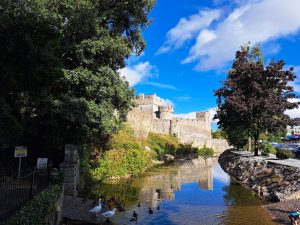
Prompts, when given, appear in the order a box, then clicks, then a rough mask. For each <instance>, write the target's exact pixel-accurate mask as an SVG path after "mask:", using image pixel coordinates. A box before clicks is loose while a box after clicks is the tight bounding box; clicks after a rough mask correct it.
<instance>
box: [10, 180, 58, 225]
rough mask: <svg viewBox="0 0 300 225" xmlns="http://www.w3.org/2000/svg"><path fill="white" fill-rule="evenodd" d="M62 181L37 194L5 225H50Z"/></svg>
mask: <svg viewBox="0 0 300 225" xmlns="http://www.w3.org/2000/svg"><path fill="white" fill-rule="evenodd" d="M62 183H63V182H62V181H59V182H56V183H53V184H51V185H50V186H49V187H48V188H46V189H45V190H43V191H42V192H40V193H39V194H37V195H36V196H35V197H34V198H33V200H31V201H30V202H28V203H27V204H26V205H25V206H24V207H22V208H21V210H20V211H19V212H18V213H17V214H16V215H15V216H13V217H12V218H11V219H10V220H9V221H8V222H7V225H50V224H52V221H51V220H52V219H53V218H52V216H53V215H54V213H55V211H56V202H57V201H58V199H59V197H60V195H61V193H62Z"/></svg>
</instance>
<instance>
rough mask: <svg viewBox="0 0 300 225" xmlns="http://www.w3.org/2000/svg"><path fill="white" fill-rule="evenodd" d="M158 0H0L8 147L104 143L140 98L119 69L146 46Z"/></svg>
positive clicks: (0, 76)
mask: <svg viewBox="0 0 300 225" xmlns="http://www.w3.org/2000/svg"><path fill="white" fill-rule="evenodd" d="M154 3H155V2H154V1H153V0H143V1H139V0H132V1H111V0H78V1H73V0H64V1H61V0H43V1H40V0H31V1H14V0H3V1H0V128H1V129H0V143H1V145H0V147H3V148H7V147H9V146H14V145H16V144H23V145H28V146H29V147H30V146H32V145H34V144H35V145H40V146H41V145H42V146H43V148H45V147H47V146H50V147H58V146H61V145H64V144H65V143H72V144H79V145H81V144H83V143H89V144H101V143H103V140H105V139H107V138H108V136H109V135H110V134H111V133H114V132H116V131H117V130H118V128H119V125H120V124H121V122H122V121H124V120H125V118H126V114H127V112H128V110H129V109H130V108H131V106H132V97H133V90H132V89H130V88H129V86H128V82H126V81H125V80H124V79H123V78H121V77H120V76H119V74H118V70H119V69H121V68H122V67H124V66H125V63H124V60H125V59H126V58H128V57H129V56H130V54H132V53H136V54H140V53H141V52H142V51H143V49H144V47H145V42H144V40H143V38H142V31H143V30H144V29H145V28H146V27H147V26H148V24H149V20H148V13H149V12H150V10H151V9H152V7H153V6H154ZM4 131H5V132H4Z"/></svg>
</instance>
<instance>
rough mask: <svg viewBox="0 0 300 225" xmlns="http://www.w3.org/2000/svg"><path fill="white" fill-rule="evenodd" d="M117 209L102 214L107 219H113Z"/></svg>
mask: <svg viewBox="0 0 300 225" xmlns="http://www.w3.org/2000/svg"><path fill="white" fill-rule="evenodd" d="M116 211H117V209H113V210H111V211H107V212H105V213H102V214H101V215H102V216H104V217H105V218H107V219H110V218H111V217H113V216H114V215H115V213H116Z"/></svg>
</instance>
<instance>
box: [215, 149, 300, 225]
mask: <svg viewBox="0 0 300 225" xmlns="http://www.w3.org/2000/svg"><path fill="white" fill-rule="evenodd" d="M219 163H220V166H221V167H222V168H223V170H224V171H226V172H227V173H228V174H230V175H231V176H232V177H233V178H234V179H236V180H237V181H238V182H239V183H240V184H241V185H242V186H243V187H245V188H247V189H249V190H251V191H252V192H253V193H255V194H256V195H258V196H259V197H260V198H262V199H264V200H266V201H267V202H276V203H270V204H267V205H265V206H263V208H264V209H265V210H266V212H267V213H268V214H269V215H270V216H271V218H272V221H273V222H275V223H276V224H290V223H289V220H288V217H287V215H288V213H289V212H291V211H295V210H299V209H300V198H299V197H300V161H299V160H298V159H287V160H278V159H276V157H274V156H273V157H272V156H271V157H263V156H256V157H254V156H253V153H249V152H245V151H234V150H227V151H225V152H224V153H223V154H221V155H220V157H219Z"/></svg>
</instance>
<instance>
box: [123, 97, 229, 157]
mask: <svg viewBox="0 0 300 225" xmlns="http://www.w3.org/2000/svg"><path fill="white" fill-rule="evenodd" d="M135 103H136V105H137V107H136V108H134V109H133V110H131V111H130V112H129V113H128V116H127V121H128V124H129V125H130V126H131V127H132V128H133V129H134V130H135V134H136V135H137V137H138V138H142V139H144V138H146V137H147V136H148V134H149V133H150V132H154V133H160V134H170V135H176V136H177V137H178V139H179V140H180V142H181V143H185V144H192V145H193V146H194V147H204V146H207V147H210V148H213V149H214V150H215V152H216V154H217V155H219V154H220V153H221V152H223V151H224V150H225V149H228V148H229V146H228V144H227V141H225V140H219V139H212V135H211V124H210V114H209V112H208V111H205V112H197V113H196V119H185V118H174V117H173V110H174V109H173V106H172V105H164V102H163V100H162V99H161V98H159V97H158V96H156V95H155V94H154V95H145V94H141V95H139V96H138V97H137V98H136V100H135Z"/></svg>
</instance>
